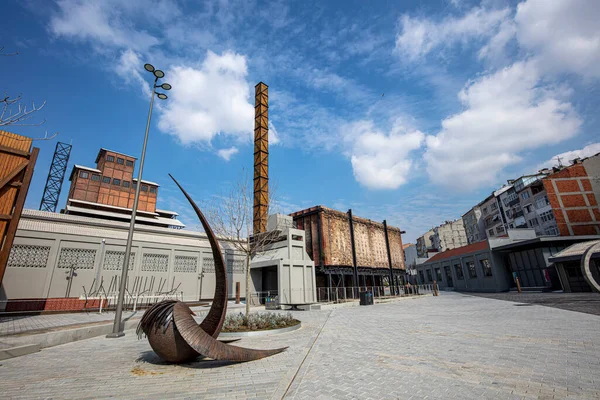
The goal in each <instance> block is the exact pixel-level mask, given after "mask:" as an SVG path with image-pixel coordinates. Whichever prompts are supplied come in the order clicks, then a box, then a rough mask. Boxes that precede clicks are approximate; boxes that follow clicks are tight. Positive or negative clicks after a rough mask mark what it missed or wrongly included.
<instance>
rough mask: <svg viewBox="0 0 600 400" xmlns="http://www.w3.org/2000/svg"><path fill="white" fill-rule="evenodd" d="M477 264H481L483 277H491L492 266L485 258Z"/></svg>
mask: <svg viewBox="0 0 600 400" xmlns="http://www.w3.org/2000/svg"><path fill="white" fill-rule="evenodd" d="M479 262H480V263H481V268H482V269H483V276H492V266H491V265H490V261H489V260H488V259H487V258H485V259H483V260H480V261H479Z"/></svg>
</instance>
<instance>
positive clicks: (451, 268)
mask: <svg viewBox="0 0 600 400" xmlns="http://www.w3.org/2000/svg"><path fill="white" fill-rule="evenodd" d="M484 260H487V262H489V265H490V267H491V272H492V275H491V276H485V274H484V270H483V264H482V263H483V262H485V261H484ZM469 263H473V265H474V267H475V271H476V274H477V276H476V277H474V278H473V277H471V276H470V275H469V268H468V266H469ZM457 268H458V269H460V270H461V271H462V278H460V274H459V272H458V271H457ZM438 269H439V271H440V274H441V278H442V279H438V276H437V273H436V270H438ZM428 270H429V271H431V275H432V278H433V279H432V280H436V281H437V284H438V285H439V287H440V289H448V290H461V291H472V292H502V291H508V290H510V287H511V283H510V281H511V278H510V274H509V273H508V272H507V270H506V268H505V267H504V264H503V263H502V262H501V260H500V259H499V258H498V257H497V256H496V255H494V254H493V253H492V252H491V251H490V250H489V249H485V250H482V251H478V252H474V253H470V254H464V255H459V256H456V257H452V258H448V259H444V260H440V261H439V262H426V263H425V264H421V265H418V266H417V276H419V277H420V276H423V277H424V282H423V281H421V279H420V278H419V283H431V281H432V280H429V279H428V273H427V271H428ZM448 276H450V277H451V280H450V279H449V278H448Z"/></svg>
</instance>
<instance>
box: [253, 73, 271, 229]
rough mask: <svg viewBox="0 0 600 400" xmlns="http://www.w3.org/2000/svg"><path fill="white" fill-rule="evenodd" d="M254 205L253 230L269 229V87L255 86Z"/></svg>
mask: <svg viewBox="0 0 600 400" xmlns="http://www.w3.org/2000/svg"><path fill="white" fill-rule="evenodd" d="M254 94H255V102H254V207H253V217H254V218H253V224H252V231H253V232H254V234H257V233H261V232H265V231H266V230H267V216H268V215H267V214H268V212H269V87H268V86H267V85H265V84H264V83H262V82H259V83H258V84H257V85H256V86H255V87H254Z"/></svg>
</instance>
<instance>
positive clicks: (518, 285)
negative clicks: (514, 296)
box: [515, 278, 523, 293]
mask: <svg viewBox="0 0 600 400" xmlns="http://www.w3.org/2000/svg"><path fill="white" fill-rule="evenodd" d="M515 282H516V283H517V291H518V292H519V293H523V292H522V291H521V282H519V278H515Z"/></svg>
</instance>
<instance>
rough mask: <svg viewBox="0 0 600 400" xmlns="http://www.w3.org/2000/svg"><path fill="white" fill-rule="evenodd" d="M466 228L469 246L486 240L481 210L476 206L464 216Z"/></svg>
mask: <svg viewBox="0 0 600 400" xmlns="http://www.w3.org/2000/svg"><path fill="white" fill-rule="evenodd" d="M462 220H463V225H464V227H465V235H466V237H467V244H473V243H475V242H479V241H481V240H484V239H485V238H486V235H485V226H484V220H483V219H482V218H481V208H479V205H476V206H474V207H473V208H471V209H470V210H469V211H467V212H466V213H465V214H463V216H462Z"/></svg>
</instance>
